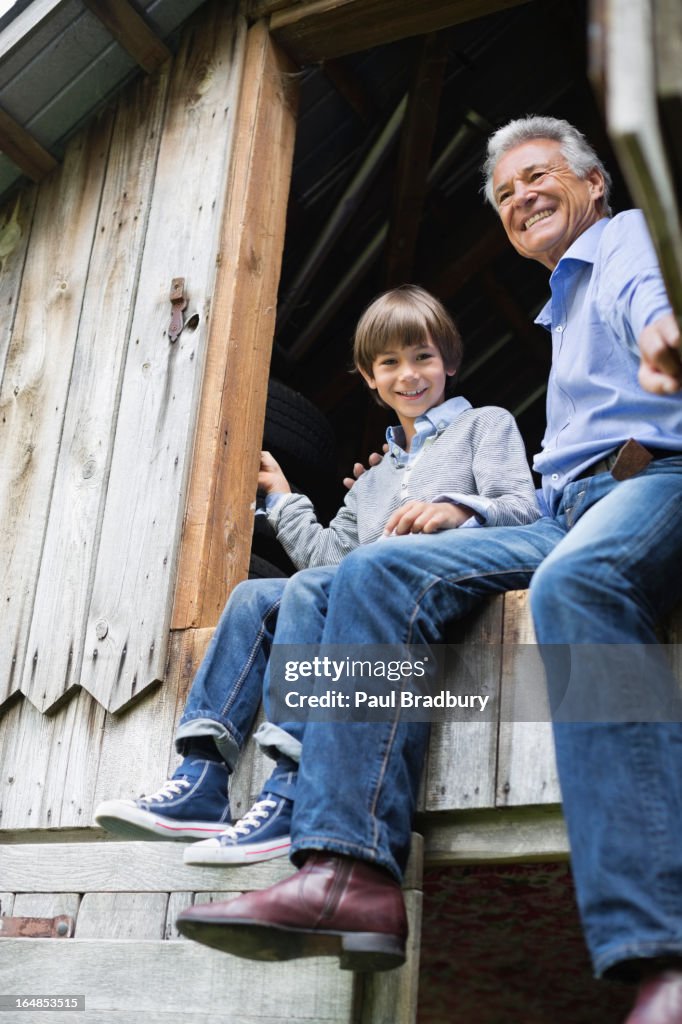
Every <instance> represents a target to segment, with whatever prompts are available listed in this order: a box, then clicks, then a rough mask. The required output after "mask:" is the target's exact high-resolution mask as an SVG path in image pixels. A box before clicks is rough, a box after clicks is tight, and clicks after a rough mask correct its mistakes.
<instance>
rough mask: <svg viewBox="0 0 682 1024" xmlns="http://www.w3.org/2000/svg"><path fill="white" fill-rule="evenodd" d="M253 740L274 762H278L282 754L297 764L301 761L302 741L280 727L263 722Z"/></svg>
mask: <svg viewBox="0 0 682 1024" xmlns="http://www.w3.org/2000/svg"><path fill="white" fill-rule="evenodd" d="M253 738H254V740H255V741H256V743H257V744H258V746H259V747H260V749H261V750H262V751H263V753H264V754H266V755H267V756H268V757H271V758H272V759H273V761H276V760H277V758H278V757H279V755H280V754H286V756H287V757H290V758H291V760H292V761H295V762H296V763H297V764H298V763H299V762H300V760H301V741H300V740H297V739H296V738H295V737H294V736H292V735H291V734H290V733H288V732H286V731H285V730H284V729H282V728H280V726H279V725H273V723H272V722H263V723H262V724H261V725H259V726H258V728H257V729H256V731H255V732H254V734H253Z"/></svg>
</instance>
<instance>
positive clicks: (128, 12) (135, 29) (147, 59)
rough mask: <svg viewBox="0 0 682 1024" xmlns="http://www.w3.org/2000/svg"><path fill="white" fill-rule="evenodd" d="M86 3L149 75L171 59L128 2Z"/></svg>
mask: <svg viewBox="0 0 682 1024" xmlns="http://www.w3.org/2000/svg"><path fill="white" fill-rule="evenodd" d="M83 3H84V4H85V6H86V7H87V8H88V9H89V10H91V11H92V13H93V14H94V15H95V16H96V17H97V18H99V20H100V21H101V22H102V24H103V25H104V26H105V28H106V29H107V30H108V31H109V32H111V34H112V36H113V37H114V39H115V40H116V42H117V43H118V44H119V45H120V46H122V47H123V49H124V50H126V51H127V52H128V53H129V54H130V56H131V57H132V58H133V60H134V61H135V63H136V64H139V65H140V67H141V68H143V69H144V70H145V71H147V72H148V73H151V72H152V71H156V69H157V68H158V67H160V66H161V65H162V64H163V63H164V61H167V60H168V59H169V58H170V57H171V56H172V54H171V52H170V50H169V49H168V47H167V46H166V44H165V43H164V42H163V41H162V40H161V39H159V37H158V36H157V35H156V33H155V32H154V30H153V29H152V28H151V27H150V26H149V25H148V24H147V22H146V21H145V20H144V18H143V17H142V16H141V15H140V14H138V13H137V11H136V10H135V8H134V7H132V6H131V4H130V3H129V2H128V0H83Z"/></svg>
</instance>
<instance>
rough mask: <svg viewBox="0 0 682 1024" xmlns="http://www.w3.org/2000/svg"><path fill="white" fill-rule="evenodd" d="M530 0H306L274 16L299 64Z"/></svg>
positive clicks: (275, 30)
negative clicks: (417, 0) (418, 0)
mask: <svg viewBox="0 0 682 1024" xmlns="http://www.w3.org/2000/svg"><path fill="white" fill-rule="evenodd" d="M528 2H529V0H420V2H419V3H414V0H303V2H301V3H294V4H292V5H291V6H289V7H287V8H286V9H284V10H278V11H275V12H274V14H273V15H272V17H271V19H270V30H271V32H272V34H273V36H274V38H275V39H276V40H277V41H278V43H280V45H281V46H282V47H283V48H284V49H285V50H286V51H287V53H288V54H289V55H290V56H291V57H292V59H293V60H295V61H296V62H297V63H298V64H311V63H314V62H316V61H320V60H327V59H328V58H330V57H341V56H343V54H346V53H356V52H357V51H358V50H367V49H369V48H370V47H372V46H379V45H381V44H384V43H393V42H395V41H396V40H398V39H406V38H407V37H408V36H414V35H424V34H425V33H426V32H437V31H438V30H439V29H442V28H447V27H448V26H449V25H457V24H460V23H461V22H464V21H471V20H472V19H473V18H482V17H483V16H484V15H486V14H493V13H494V12H495V11H501V10H506V9H507V8H509V7H516V6H518V5H519V4H522V3H528Z"/></svg>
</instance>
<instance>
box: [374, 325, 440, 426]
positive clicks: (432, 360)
mask: <svg viewBox="0 0 682 1024" xmlns="http://www.w3.org/2000/svg"><path fill="white" fill-rule="evenodd" d="M360 372H361V373H362V376H363V377H364V378H365V380H366V381H367V383H368V384H369V386H370V387H371V388H372V390H374V391H376V392H377V394H378V395H379V398H381V399H382V401H384V402H385V403H386V405H388V406H390V407H391V409H393V410H395V412H396V413H397V414H398V418H399V420H400V422H401V424H402V425H403V427H407V425H408V424H410V423H411V422H412V421H414V420H415V419H416V418H417V416H423V414H424V413H425V412H427V411H428V410H429V409H432V408H433V407H434V406H435V405H440V403H441V402H442V401H443V400H444V397H445V384H446V381H447V378H448V377H452V376H453V375H454V372H455V371H454V370H447V369H446V368H445V365H444V364H443V357H442V356H441V354H440V352H439V350H438V348H437V347H436V346H435V345H434V343H433V342H432V341H431V339H430V338H427V339H425V341H424V342H423V343H421V344H419V345H403V346H401V345H399V344H398V343H396V344H395V345H390V346H389V347H388V348H387V349H386V350H385V351H384V352H381V353H380V354H379V355H378V356H377V357H376V359H375V360H374V362H373V363H372V373H371V374H368V373H366V372H365V371H364V370H361V371H360Z"/></svg>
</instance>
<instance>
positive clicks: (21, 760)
mask: <svg viewBox="0 0 682 1024" xmlns="http://www.w3.org/2000/svg"><path fill="white" fill-rule="evenodd" d="M104 714H105V712H104V708H102V707H100V706H99V705H98V704H97V703H96V702H95V701H94V700H93V698H92V697H91V696H90V695H89V694H87V693H79V694H78V695H77V696H76V697H74V698H73V699H72V700H70V701H69V702H67V704H66V705H65V706H64V707H63V708H61V709H60V710H59V711H58V713H57V714H56V715H54V716H51V717H47V716H46V715H43V714H41V713H40V712H39V711H37V710H36V708H34V706H33V705H32V704H31V703H30V701H27V700H21V701H19V702H17V703H16V704H14V705H13V706H12V707H11V708H10V709H9V710H8V711H7V713H6V714H5V715H4V716H3V717H2V719H0V826H1V827H2V828H3V829H29V828H31V829H36V828H43V829H45V828H50V827H54V826H58V825H61V826H82V825H90V824H91V822H92V793H93V788H94V779H95V773H96V768H97V761H98V757H99V749H100V744H101V742H102V728H103V725H104ZM27 751H30V757H29V756H27ZM0 877H1V874H0Z"/></svg>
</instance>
